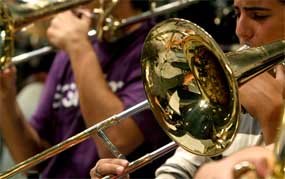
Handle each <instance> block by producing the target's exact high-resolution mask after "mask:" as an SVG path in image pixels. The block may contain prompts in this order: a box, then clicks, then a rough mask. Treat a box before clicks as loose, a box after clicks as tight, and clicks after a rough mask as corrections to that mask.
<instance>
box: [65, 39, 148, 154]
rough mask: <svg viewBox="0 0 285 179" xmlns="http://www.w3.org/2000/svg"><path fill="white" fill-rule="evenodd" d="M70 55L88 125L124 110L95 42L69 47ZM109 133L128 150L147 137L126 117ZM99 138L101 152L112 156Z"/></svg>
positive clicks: (115, 142)
mask: <svg viewBox="0 0 285 179" xmlns="http://www.w3.org/2000/svg"><path fill="white" fill-rule="evenodd" d="M69 55H70V58H71V63H72V67H73V70H74V75H75V80H76V84H77V88H78V91H79V99H80V105H81V111H82V113H83V116H84V120H85V123H86V125H87V127H90V126H92V125H94V124H95V123H98V122H100V121H102V120H104V119H106V118H108V117H110V116H111V115H114V114H115V113H119V112H121V111H123V110H124V105H123V103H122V101H121V100H120V99H119V98H118V97H117V96H116V94H114V93H113V92H112V91H111V89H110V88H109V86H108V83H107V81H106V80H105V76H104V74H103V72H102V69H101V66H100V64H99V61H98V59H97V56H96V54H95V52H94V51H93V47H92V46H91V44H90V43H89V42H88V41H82V43H80V44H77V45H76V47H73V48H72V50H69ZM130 133H131V134H132V135H130ZM106 134H107V135H108V137H109V138H110V139H111V140H112V142H113V143H114V144H115V145H116V146H118V148H119V149H120V151H121V152H123V153H124V154H128V153H129V152H131V151H132V150H133V149H134V148H136V147H137V146H138V145H140V144H141V143H142V141H143V136H142V134H141V133H140V131H139V129H138V127H137V126H136V124H135V122H134V121H133V120H131V119H127V120H124V121H123V122H121V123H120V125H118V126H116V127H113V128H112V129H110V130H106ZM97 139H98V138H97ZM95 142H96V143H97V146H98V151H99V154H102V155H103V156H104V157H106V156H110V155H109V154H110V153H109V152H107V151H106V148H105V146H103V145H102V143H101V142H100V140H96V138H95Z"/></svg>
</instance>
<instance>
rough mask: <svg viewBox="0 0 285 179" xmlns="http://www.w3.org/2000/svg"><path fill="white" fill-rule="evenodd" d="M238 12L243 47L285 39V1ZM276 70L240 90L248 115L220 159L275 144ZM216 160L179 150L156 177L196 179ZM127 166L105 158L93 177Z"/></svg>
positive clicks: (279, 90)
mask: <svg viewBox="0 0 285 179" xmlns="http://www.w3.org/2000/svg"><path fill="white" fill-rule="evenodd" d="M234 9H235V12H236V16H237V18H236V34H237V36H238V38H239V41H240V43H241V44H247V45H249V46H251V47H256V46H260V45H263V44H267V43H270V42H273V41H276V40H280V39H285V13H284V12H285V1H284V0H234ZM275 70H276V72H275V74H274V75H272V74H270V73H269V72H265V73H262V74H260V75H259V76H257V77H255V78H253V79H252V80H250V81H249V82H247V83H246V84H244V85H242V86H241V87H240V88H239V98H240V102H241V104H242V106H243V108H244V109H245V112H243V113H242V114H241V124H240V128H239V131H238V134H237V136H236V138H235V140H234V142H233V144H232V145H231V146H230V147H229V148H228V149H227V150H226V151H225V152H224V153H223V154H222V155H221V156H219V157H218V159H222V158H224V157H227V156H230V155H231V154H232V153H234V152H236V151H238V150H240V149H242V148H246V147H248V146H254V145H261V146H263V145H269V144H271V143H272V142H274V139H275V137H276V134H277V131H278V130H277V129H278V126H279V121H280V120H279V119H280V116H281V114H282V108H283V101H284V97H285V95H284V94H285V91H284V89H285V88H284V87H285V76H284V69H283V66H281V65H279V66H277V67H276V68H275ZM256 152H257V153H258V151H256ZM237 155H238V156H239V155H240V154H237ZM236 158H238V157H236ZM213 159H215V158H210V157H202V156H196V155H194V154H190V153H188V152H187V151H186V150H184V149H182V148H181V147H178V149H177V150H176V153H175V154H174V155H173V156H172V157H171V158H169V159H168V160H167V161H166V162H165V164H163V165H162V166H161V167H160V168H158V169H157V171H156V177H157V178H161V179H164V178H193V177H194V176H195V173H196V171H197V169H198V168H199V167H200V166H202V165H203V164H204V163H206V162H210V161H213ZM127 165H128V162H127V161H125V160H120V159H113V160H110V159H102V160H100V161H99V162H98V163H97V164H96V166H95V167H94V168H93V169H92V170H91V172H90V174H91V177H94V178H96V176H95V173H100V174H101V175H103V174H104V175H107V174H110V173H111V174H115V175H116V174H122V173H123V172H124V169H125V168H126V166H127ZM223 170H224V169H223V167H222V166H220V167H219V170H218V168H216V170H212V171H213V172H216V173H206V174H205V175H203V176H206V178H207V176H208V177H209V178H211V175H212V176H215V174H217V173H218V172H221V173H222V172H223ZM204 172H208V171H206V170H204ZM200 176H201V175H200ZM217 176H219V175H217ZM220 176H222V175H220ZM218 178H219V177H218Z"/></svg>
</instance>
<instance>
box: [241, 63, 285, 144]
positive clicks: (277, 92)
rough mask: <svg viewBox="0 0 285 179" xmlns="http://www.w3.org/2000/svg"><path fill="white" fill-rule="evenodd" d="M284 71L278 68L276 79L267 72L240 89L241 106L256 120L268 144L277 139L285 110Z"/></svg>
mask: <svg viewBox="0 0 285 179" xmlns="http://www.w3.org/2000/svg"><path fill="white" fill-rule="evenodd" d="M284 81H285V78H284V71H283V69H282V67H280V66H279V67H278V68H277V73H276V77H275V78H274V77H273V76H272V75H271V74H269V73H268V72H265V73H263V74H261V75H259V76H257V77H255V78H254V79H252V80H250V81H249V82H247V83H246V84H244V85H243V86H241V87H240V89H239V95H240V100H241V104H242V105H243V106H244V107H245V109H246V110H247V111H248V112H249V113H250V114H251V115H252V116H253V117H254V118H256V119H257V120H258V121H259V123H260V126H261V128H262V132H263V136H264V139H265V142H266V143H267V144H269V143H272V142H273V141H274V139H275V137H276V133H277V131H278V130H277V127H278V126H279V122H280V118H281V115H282V109H283V93H284V92H283V91H284Z"/></svg>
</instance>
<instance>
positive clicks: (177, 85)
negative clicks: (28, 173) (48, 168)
mask: <svg viewBox="0 0 285 179" xmlns="http://www.w3.org/2000/svg"><path fill="white" fill-rule="evenodd" d="M284 50H285V41H284V40H282V41H277V42H274V43H272V44H269V45H265V46H261V47H257V48H249V49H246V50H242V51H239V52H233V53H228V54H224V53H223V52H222V50H221V49H220V47H219V46H218V44H217V43H216V42H215V41H214V40H213V38H212V37H211V36H210V35H209V34H208V33H207V32H205V31H204V30H203V29H202V28H200V27H199V26H197V25H195V24H193V23H192V22H190V21H187V20H183V19H169V20H166V21H163V22H162V23H160V24H158V25H156V26H155V27H154V28H153V29H152V30H151V31H150V33H149V34H148V36H147V38H146V41H145V45H144V49H143V55H142V60H141V62H142V71H143V79H144V86H145V91H146V95H147V99H148V102H147V101H144V102H142V103H140V104H138V105H136V106H134V107H132V108H130V109H128V110H127V111H123V112H122V113H119V114H116V115H114V116H111V117H110V118H108V119H106V120H105V121H102V122H100V123H98V124H95V125H94V126H92V127H90V128H88V129H86V130H84V131H82V132H81V133H79V134H77V135H75V136H73V137H70V138H69V139H67V140H65V141H63V142H61V143H59V144H57V145H56V146H53V147H51V148H50V149H48V150H45V151H43V152H41V153H39V154H37V155H35V156H34V157H31V158H29V159H27V160H26V161H23V162H21V163H19V164H17V165H16V166H14V167H13V168H11V169H10V170H8V171H6V172H4V173H2V174H1V175H0V178H5V177H8V176H12V175H14V174H16V173H18V172H21V171H24V170H26V169H27V168H29V167H32V166H34V165H36V164H38V163H40V162H41V161H43V160H45V159H47V158H49V157H51V156H54V155H56V154H58V153H60V152H62V151H64V150H66V149H68V148H70V147H72V146H74V145H76V144H78V143H80V142H82V141H83V140H85V139H87V138H88V137H90V136H91V135H94V133H97V135H99V136H101V137H102V138H103V139H104V142H105V143H106V145H107V146H108V148H109V149H110V151H112V152H113V153H114V154H115V156H120V153H119V151H117V150H116V147H115V146H114V145H113V144H112V143H111V141H110V140H109V139H108V137H107V136H106V135H105V134H104V129H105V128H107V127H109V126H113V125H116V124H117V123H119V122H120V119H122V118H126V117H128V116H130V115H133V114H135V113H137V112H138V111H141V110H144V109H146V108H148V105H150V108H151V110H152V111H153V113H154V114H155V117H156V119H157V121H158V122H159V124H160V126H161V127H162V128H163V130H164V131H165V132H166V133H167V134H168V135H169V136H170V138H171V139H173V140H174V141H175V142H176V143H177V144H178V145H180V146H181V147H183V148H184V149H186V150H187V151H189V152H192V153H194V154H197V155H204V156H214V155H218V154H220V153H221V152H223V151H224V150H225V149H227V148H228V147H229V146H230V144H231V143H232V141H233V140H234V136H235V134H236V131H237V129H238V118H239V111H240V104H239V100H238V85H239V84H242V83H244V82H246V81H247V80H248V79H250V78H252V77H253V76H255V75H257V74H259V73H261V72H263V71H266V70H268V69H270V68H272V67H273V66H274V65H276V64H278V63H280V62H281V61H282V60H283V59H284ZM175 142H172V143H171V144H169V145H168V146H167V147H166V148H164V149H163V152H162V151H161V150H159V151H158V153H151V155H149V154H148V155H146V156H143V157H142V158H140V159H138V160H136V161H134V162H132V163H131V164H130V166H129V169H128V171H129V172H131V171H133V170H135V169H137V168H139V167H140V166H142V165H145V164H146V163H147V162H150V161H152V158H157V157H158V156H159V155H163V153H165V152H166V151H169V150H173V148H175V146H176V145H177V144H175Z"/></svg>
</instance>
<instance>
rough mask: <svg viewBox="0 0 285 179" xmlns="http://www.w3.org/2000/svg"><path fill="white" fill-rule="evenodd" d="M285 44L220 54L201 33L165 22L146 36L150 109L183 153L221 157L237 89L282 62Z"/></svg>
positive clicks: (229, 138)
mask: <svg viewBox="0 0 285 179" xmlns="http://www.w3.org/2000/svg"><path fill="white" fill-rule="evenodd" d="M284 51H285V40H280V41H276V42H274V43H271V44H267V45H264V46H261V47H256V48H248V49H243V50H241V51H237V52H231V53H227V54H224V53H223V52H222V50H221V49H220V47H219V46H218V44H216V43H215V41H214V40H213V38H212V37H211V36H210V35H209V34H208V33H207V32H205V31H204V30H203V29H202V28H201V27H199V26H197V25H196V24H194V23H192V22H190V21H187V20H184V19H175V18H174V19H169V20H166V21H164V22H162V23H160V24H158V25H156V26H155V27H154V28H153V29H152V30H151V31H150V33H149V34H148V36H147V38H146V40H145V45H144V48H143V54H142V60H141V63H142V72H143V80H144V84H145V85H144V86H145V91H146V95H147V98H148V100H149V102H150V106H151V109H152V111H153V113H154V114H155V117H156V119H157V121H158V122H159V124H160V126H161V127H162V128H163V129H164V131H165V132H166V134H168V136H169V137H170V138H171V139H173V140H174V141H176V142H177V143H179V145H180V146H181V147H183V148H184V149H185V150H187V151H189V152H191V153H194V154H197V155H204V156H215V155H219V154H220V153H222V152H223V151H224V150H225V149H227V148H228V147H229V146H230V144H231V143H232V142H233V140H234V137H235V134H236V131H237V129H238V124H239V120H238V119H239V112H240V104H239V100H238V85H241V84H243V83H245V82H246V81H247V80H249V79H251V78H253V77H254V76H256V75H258V74H260V73H262V72H264V71H266V70H269V69H271V68H272V67H273V66H274V65H276V64H278V63H280V62H281V61H283V60H284V56H285V53H284Z"/></svg>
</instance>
